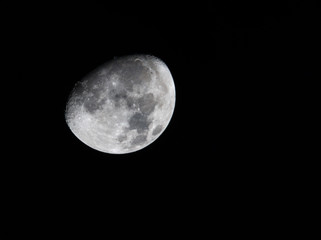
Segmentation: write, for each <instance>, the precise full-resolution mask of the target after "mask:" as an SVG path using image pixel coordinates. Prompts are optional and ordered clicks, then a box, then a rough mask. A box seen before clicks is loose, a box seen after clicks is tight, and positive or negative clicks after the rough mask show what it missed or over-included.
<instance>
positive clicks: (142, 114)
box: [65, 55, 175, 154]
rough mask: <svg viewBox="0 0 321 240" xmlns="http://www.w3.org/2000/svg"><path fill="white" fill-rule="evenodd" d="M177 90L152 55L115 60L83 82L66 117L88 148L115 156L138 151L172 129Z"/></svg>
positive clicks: (75, 88) (71, 96) (70, 98)
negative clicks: (167, 128)
mask: <svg viewBox="0 0 321 240" xmlns="http://www.w3.org/2000/svg"><path fill="white" fill-rule="evenodd" d="M174 106H175V85H174V81H173V78H172V75H171V73H170V71H169V69H168V67H167V66H166V64H165V63H164V62H163V61H161V60H160V59H158V58H156V57H154V56H150V55H132V56H126V57H120V58H116V59H113V60H111V61H109V62H107V63H105V64H103V65H102V66H100V67H98V68H97V69H95V70H94V71H92V72H91V73H89V74H88V75H87V76H86V77H84V79H82V80H81V81H80V82H78V83H77V84H76V85H75V87H74V89H73V91H72V93H71V94H70V97H69V99H68V102H67V106H66V112H65V118H66V122H67V124H68V126H69V128H70V129H71V131H72V132H73V133H74V135H75V136H76V137H77V138H78V139H79V140H81V141H82V142H83V143H85V144H86V145H88V146H89V147H91V148H93V149H96V150H98V151H102V152H105V153H112V154H123V153H131V152H135V151H138V150H140V149H142V148H144V147H146V146H148V145H149V144H150V143H152V142H153V141H155V140H156V139H157V138H158V137H159V136H160V135H161V134H162V132H163V131H164V130H165V128H166V127H167V126H168V124H169V122H170V119H171V117H172V115H173V111H174Z"/></svg>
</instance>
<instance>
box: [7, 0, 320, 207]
mask: <svg viewBox="0 0 321 240" xmlns="http://www.w3.org/2000/svg"><path fill="white" fill-rule="evenodd" d="M45 2H46V1H45ZM187 2H190V1H187ZM263 2H264V1H263ZM14 9H15V10H14V11H13V13H12V14H9V16H8V18H7V22H8V24H7V26H6V28H7V29H6V30H8V31H9V33H10V34H9V36H10V37H9V39H8V42H9V45H8V46H9V47H8V49H9V51H11V54H12V55H13V56H14V60H13V63H14V65H15V70H14V74H15V76H18V78H19V82H18V84H19V86H20V87H19V90H18V92H19V93H20V91H21V94H20V96H22V98H23V104H24V105H25V107H23V109H22V110H21V111H22V112H23V116H24V117H25V118H26V120H25V124H26V126H21V124H20V125H19V126H20V127H18V129H17V130H18V131H17V134H18V135H21V134H22V133H23V134H22V137H21V138H20V139H19V141H18V143H17V142H16V137H15V136H11V137H12V142H15V143H14V146H17V144H18V145H21V144H22V143H23V144H22V145H23V146H22V147H19V149H21V151H16V150H15V149H16V147H13V146H9V147H8V149H9V150H10V152H11V155H10V156H11V159H10V162H8V166H7V169H8V172H10V173H12V174H9V175H10V176H18V177H15V178H14V179H10V178H9V180H8V182H10V184H12V186H18V187H17V188H18V189H19V191H18V195H19V196H20V193H19V192H20V191H21V196H22V195H23V196H25V195H27V196H30V197H31V198H32V197H33V196H41V198H42V199H43V200H42V201H41V202H42V203H39V204H44V203H43V202H47V203H48V204H50V203H51V201H55V202H59V204H62V205H61V207H52V209H55V210H52V209H51V210H49V211H53V212H54V211H58V212H59V211H62V210H59V209H65V205H64V203H62V202H63V201H62V200H61V199H62V198H64V199H66V201H67V203H66V204H67V205H68V206H69V207H70V208H71V209H73V210H70V211H76V210H75V209H74V205H77V203H76V202H77V201H76V199H79V198H80V199H86V200H88V201H90V199H92V198H94V199H96V198H97V199H99V200H97V201H98V202H99V201H104V200H106V201H107V199H109V200H111V201H116V202H118V201H120V202H122V201H124V198H125V199H136V198H140V197H142V196H143V197H144V198H145V199H149V200H148V202H149V203H147V202H146V203H145V204H146V205H148V204H153V202H154V203H155V204H157V203H156V202H157V200H159V199H161V201H162V202H167V203H168V202H170V201H169V200H168V199H169V198H171V199H173V200H172V201H173V202H174V203H173V204H174V205H176V206H177V207H176V208H177V211H182V212H183V207H182V206H183V205H184V202H185V201H187V200H186V199H194V201H197V199H196V197H195V195H197V196H198V197H199V198H201V199H203V200H204V202H205V203H206V202H207V201H217V202H218V204H223V202H230V204H231V205H233V203H232V202H233V201H232V199H233V198H234V197H236V196H241V195H242V196H245V197H246V196H250V195H252V194H254V193H255V195H256V196H261V195H262V194H263V190H262V189H265V190H264V191H269V189H271V188H273V187H274V186H276V185H278V184H276V182H281V186H279V185H278V186H279V187H280V188H282V186H283V185H284V184H285V183H283V182H284V181H285V180H284V181H283V177H282V176H283V173H284V169H286V168H288V167H289V166H288V162H287V161H286V160H284V159H282V161H280V158H281V156H282V155H280V154H279V150H280V149H281V148H282V146H283V145H282V140H283V139H285V135H287V134H291V133H289V132H290V131H289V129H288V128H289V124H291V123H289V122H287V121H286V120H285V119H284V118H283V116H284V115H286V113H287V111H289V110H290V108H291V106H290V102H291V100H289V99H291V96H293V95H296V94H297V92H296V89H297V87H299V86H300V84H301V83H302V81H303V79H306V78H316V74H317V73H316V67H317V66H319V65H318V63H317V62H316V61H315V59H316V56H319V55H320V46H319V43H320V42H321V41H320V37H319V36H318V34H317V32H318V31H319V26H320V25H319V24H320V17H319V15H320V14H319V13H320V8H319V7H318V6H317V4H315V3H310V2H309V1H278V2H277V3H272V2H271V1H266V3H262V1H255V2H251V3H244V1H221V3H218V2H215V1H203V2H202V1H196V2H191V3H183V4H182V5H178V4H177V5H175V4H174V1H172V3H164V2H159V3H156V2H155V1H150V2H149V4H148V5H146V4H142V3H137V2H136V1H132V3H130V4H128V3H126V2H123V1H118V3H117V4H116V3H113V4H111V3H110V1H105V3H104V1H101V2H98V1H88V3H86V4H84V3H77V4H57V3H52V4H49V3H42V4H40V5H38V4H34V5H30V4H29V3H24V4H23V5H19V4H17V6H14ZM135 53H145V54H152V55H155V56H157V57H159V58H161V59H162V60H163V61H164V62H165V63H166V64H167V65H168V67H169V69H170V70H171V72H172V75H173V78H174V81H175V85H176V93H177V103H176V108H175V112H174V115H173V118H172V120H171V122H170V124H169V126H168V128H167V130H166V131H165V132H164V133H163V134H162V135H161V136H160V138H159V139H158V140H156V141H155V142H154V143H153V144H151V145H150V146H149V147H147V148H145V149H143V150H141V151H138V152H136V153H132V154H126V155H109V154H104V153H100V152H98V151H95V150H93V149H91V148H89V147H87V146H86V145H84V144H83V143H81V142H80V141H79V140H78V139H77V138H76V137H75V136H74V135H73V134H72V133H71V131H70V130H69V129H68V127H67V125H66V124H65V122H64V108H65V103H66V100H67V97H68V94H69V92H70V90H71V89H72V87H73V85H74V84H75V82H77V81H78V80H79V79H81V78H82V77H83V76H84V75H85V74H87V73H88V72H89V71H91V70H92V69H94V68H95V67H96V66H98V65H99V64H101V63H104V62H105V61H107V60H110V59H112V58H113V57H114V56H122V55H128V54H135ZM26 90H28V91H26ZM293 101H294V100H293ZM30 108H31V109H30ZM11 111H13V110H11ZM15 113H16V112H15ZM15 121H17V122H18V121H20V120H12V123H16V122H15ZM18 123H19V122H18ZM292 134H293V133H292ZM271 176H273V177H271ZM12 178H13V177H12ZM275 179H277V180H275ZM286 181H287V180H286ZM282 184H283V185H282ZM227 189H229V190H227ZM280 192H282V191H281V190H280ZM53 193H54V194H53ZM82 194H83V195H82ZM213 194H214V195H215V196H216V197H215V200H214V199H213V198H212V195H213ZM222 195H224V196H230V197H226V198H225V197H222ZM89 196H91V197H89ZM118 196H119V197H120V196H122V197H120V199H118ZM218 196H220V197H218ZM233 196H234V197H233ZM238 198H239V197H238ZM258 198H260V197H258ZM52 199H55V200H52ZM146 201H147V200H146ZM258 201H259V200H258ZM123 204H124V205H126V206H127V204H126V202H124V203H123ZM46 206H47V205H46V204H45V205H44V208H46ZM124 208H125V207H124ZM129 208H130V207H129ZM169 208H170V207H169ZM160 209H161V207H160V208H158V211H162V210H160ZM163 210H164V211H166V210H165V209H163ZM128 211H130V209H128Z"/></svg>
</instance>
